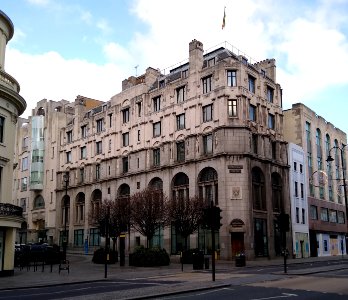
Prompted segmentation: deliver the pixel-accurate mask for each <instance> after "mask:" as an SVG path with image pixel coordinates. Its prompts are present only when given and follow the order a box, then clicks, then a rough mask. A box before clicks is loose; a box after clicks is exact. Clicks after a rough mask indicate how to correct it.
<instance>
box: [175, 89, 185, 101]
mask: <svg viewBox="0 0 348 300" xmlns="http://www.w3.org/2000/svg"><path fill="white" fill-rule="evenodd" d="M185 91H186V88H185V86H181V87H179V88H177V89H176V102H177V103H181V102H184V101H185V100H186V99H185V98H186V97H185Z"/></svg>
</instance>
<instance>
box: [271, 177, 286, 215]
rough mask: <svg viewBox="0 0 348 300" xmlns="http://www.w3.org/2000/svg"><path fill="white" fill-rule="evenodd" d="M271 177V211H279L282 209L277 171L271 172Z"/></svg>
mask: <svg viewBox="0 0 348 300" xmlns="http://www.w3.org/2000/svg"><path fill="white" fill-rule="evenodd" d="M271 179H272V204H273V211H276V212H281V211H282V209H283V194H282V179H281V177H280V175H279V174H278V173H272V178H271Z"/></svg>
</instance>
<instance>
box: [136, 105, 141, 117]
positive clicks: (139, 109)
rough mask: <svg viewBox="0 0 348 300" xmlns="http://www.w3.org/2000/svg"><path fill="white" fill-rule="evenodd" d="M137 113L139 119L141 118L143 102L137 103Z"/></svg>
mask: <svg viewBox="0 0 348 300" xmlns="http://www.w3.org/2000/svg"><path fill="white" fill-rule="evenodd" d="M137 112H138V117H141V102H138V103H137Z"/></svg>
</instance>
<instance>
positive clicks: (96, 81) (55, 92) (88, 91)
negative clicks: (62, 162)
mask: <svg viewBox="0 0 348 300" xmlns="http://www.w3.org/2000/svg"><path fill="white" fill-rule="evenodd" d="M6 57H7V62H8V64H7V65H6V72H8V73H9V74H10V75H11V76H13V77H14V78H15V79H16V80H17V81H18V82H19V84H20V86H21V91H20V94H21V95H22V96H23V97H24V99H25V100H26V101H27V105H28V108H27V110H26V112H25V113H24V114H23V117H26V116H28V115H29V114H30V112H31V109H32V108H34V107H35V105H36V103H37V101H40V100H41V99H44V98H48V99H50V100H54V101H58V100H61V99H66V100H68V101H73V100H75V98H76V96H77V95H83V96H87V97H90V98H94V99H97V100H102V101H108V100H109V99H110V98H111V96H113V95H114V94H116V93H118V92H119V91H120V89H121V82H122V80H123V79H124V78H126V77H127V76H128V74H124V72H123V71H122V69H120V68H119V67H118V66H116V65H114V64H105V65H96V64H93V63H89V62H87V61H83V60H78V59H74V60H66V59H64V58H63V57H62V56H61V55H59V54H58V53H56V52H47V53H44V54H40V55H29V54H25V53H22V52H20V51H18V50H15V49H11V48H8V49H7V52H6ZM23 66H30V67H26V68H23Z"/></svg>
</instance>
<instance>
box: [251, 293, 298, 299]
mask: <svg viewBox="0 0 348 300" xmlns="http://www.w3.org/2000/svg"><path fill="white" fill-rule="evenodd" d="M297 296H298V295H296V294H288V293H282V295H280V296H273V297H267V298H254V299H251V300H267V299H279V298H289V297H297Z"/></svg>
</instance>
